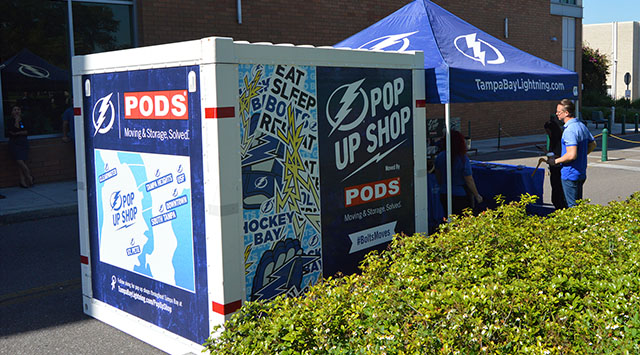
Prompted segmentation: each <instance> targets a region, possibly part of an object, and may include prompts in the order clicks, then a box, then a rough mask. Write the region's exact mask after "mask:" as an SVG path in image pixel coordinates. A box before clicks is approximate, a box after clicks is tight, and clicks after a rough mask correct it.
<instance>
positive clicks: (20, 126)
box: [8, 105, 33, 188]
mask: <svg viewBox="0 0 640 355" xmlns="http://www.w3.org/2000/svg"><path fill="white" fill-rule="evenodd" d="M8 128H9V130H8V131H9V154H11V158H12V159H13V160H15V161H16V163H17V164H18V172H19V174H20V186H21V187H24V188H27V187H30V186H33V176H31V171H30V170H29V167H28V166H27V163H26V160H27V159H28V156H29V141H28V140H27V134H28V131H27V129H26V128H25V125H24V122H23V121H22V109H21V108H20V106H17V105H16V106H13V107H12V108H11V120H10V125H9V127H8Z"/></svg>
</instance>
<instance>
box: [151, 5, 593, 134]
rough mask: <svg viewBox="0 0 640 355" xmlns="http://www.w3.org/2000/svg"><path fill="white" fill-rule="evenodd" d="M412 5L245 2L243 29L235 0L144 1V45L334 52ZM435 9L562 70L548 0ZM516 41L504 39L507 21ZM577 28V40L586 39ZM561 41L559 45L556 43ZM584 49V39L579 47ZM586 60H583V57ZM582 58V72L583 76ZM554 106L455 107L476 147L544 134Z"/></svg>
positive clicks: (438, 109)
mask: <svg viewBox="0 0 640 355" xmlns="http://www.w3.org/2000/svg"><path fill="white" fill-rule="evenodd" d="M409 2H410V1H407V0H388V1H382V0H365V1H342V2H335V1H302V2H291V1H286V0H271V1H244V2H243V3H242V24H238V22H237V12H236V11H237V7H236V1H235V0H224V1H211V2H204V3H203V2H199V1H193V0H191V1H180V2H178V1H175V0H139V9H140V10H139V24H140V31H141V36H140V39H141V45H152V44H160V43H168V42H174V41H183V40H189V39H198V38H202V37H207V36H225V37H232V38H233V39H235V40H246V41H249V42H272V43H293V44H297V45H299V44H311V45H315V46H325V45H333V44H335V43H337V42H339V41H341V40H343V39H345V38H347V37H349V36H351V35H353V34H354V33H357V32H359V31H360V30H362V29H364V28H366V27H368V26H369V25H371V24H373V23H375V22H376V21H378V20H380V19H382V18H384V17H385V16H387V15H388V14H390V13H392V12H394V11H395V10H397V9H399V8H401V7H402V6H404V5H405V4H407V3H409ZM434 2H435V3H437V4H438V5H440V6H442V7H443V8H445V9H447V10H448V11H449V12H452V13H453V14H455V15H456V16H458V17H460V18H462V19H464V20H465V21H467V22H469V23H471V24H472V25H474V26H476V27H479V28H480V29H482V30H483V31H485V32H487V33H489V34H491V35H492V36H494V37H497V38H498V39H501V40H504V41H506V42H507V43H509V44H511V45H513V46H515V47H517V48H519V49H522V50H524V51H526V52H528V53H531V54H533V55H535V56H538V57H540V58H542V59H545V60H548V61H550V62H553V63H556V64H559V65H561V63H562V17H560V16H553V15H551V14H550V3H549V1H548V0H521V1H497V0H476V1H473V2H469V1H465V0H435V1H434ZM505 18H508V19H509V21H508V22H509V31H508V32H509V36H508V38H505V36H504V19H505ZM581 28H582V24H581V21H579V20H578V21H576V33H578V34H580V33H581ZM552 37H555V38H556V39H557V41H551V38H552ZM576 43H581V38H578V39H576ZM576 57H579V56H576ZM579 65H580V61H579V58H577V60H576V70H577V71H578V72H580V70H581V68H580V67H579ZM555 106H556V102H555V101H521V102H502V103H474V104H452V105H451V114H452V117H460V118H461V119H462V129H463V133H465V134H467V131H466V130H467V127H468V125H469V122H471V133H472V136H473V138H474V139H483V138H493V137H497V135H498V122H500V124H501V126H502V130H503V134H505V135H513V136H516V135H526V134H535V133H544V130H543V125H544V122H545V121H546V120H548V119H549V115H550V114H552V113H554V112H555ZM427 116H428V117H444V106H443V105H428V106H427Z"/></svg>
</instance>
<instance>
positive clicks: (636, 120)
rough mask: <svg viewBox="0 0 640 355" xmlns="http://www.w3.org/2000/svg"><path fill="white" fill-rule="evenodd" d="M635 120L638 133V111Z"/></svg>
mask: <svg viewBox="0 0 640 355" xmlns="http://www.w3.org/2000/svg"><path fill="white" fill-rule="evenodd" d="M633 120H634V121H635V124H636V133H638V114H637V113H636V116H635V117H634V119H633Z"/></svg>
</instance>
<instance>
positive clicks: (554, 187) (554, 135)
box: [544, 118, 567, 210]
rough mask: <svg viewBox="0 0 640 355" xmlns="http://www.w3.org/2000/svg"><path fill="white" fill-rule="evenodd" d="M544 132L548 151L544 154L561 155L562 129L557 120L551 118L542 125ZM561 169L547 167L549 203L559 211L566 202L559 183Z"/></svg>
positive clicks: (565, 205)
mask: <svg viewBox="0 0 640 355" xmlns="http://www.w3.org/2000/svg"><path fill="white" fill-rule="evenodd" d="M544 130H545V131H546V132H547V136H548V137H549V150H548V151H547V152H546V153H547V156H549V153H552V154H553V156H554V157H559V156H561V155H562V129H561V128H560V125H559V124H558V122H557V119H555V118H551V119H549V121H547V122H545V123H544ZM560 169H561V167H560V166H557V165H555V166H551V165H550V166H549V181H550V182H551V203H553V206H554V207H555V208H556V209H557V210H559V209H562V208H567V201H566V200H565V198H564V190H563V189H562V181H561V172H560Z"/></svg>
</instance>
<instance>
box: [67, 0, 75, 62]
mask: <svg viewBox="0 0 640 355" xmlns="http://www.w3.org/2000/svg"><path fill="white" fill-rule="evenodd" d="M67 17H68V19H69V62H71V63H73V60H72V59H71V58H73V56H74V55H76V50H75V43H74V41H75V40H74V39H73V10H72V6H71V0H67ZM69 71H70V72H73V68H70V69H69Z"/></svg>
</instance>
